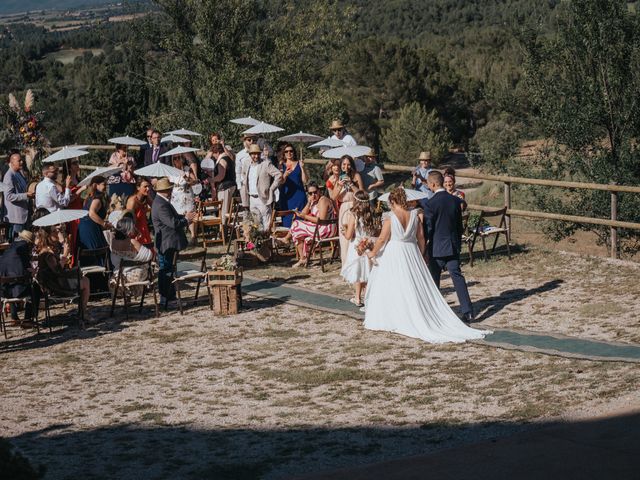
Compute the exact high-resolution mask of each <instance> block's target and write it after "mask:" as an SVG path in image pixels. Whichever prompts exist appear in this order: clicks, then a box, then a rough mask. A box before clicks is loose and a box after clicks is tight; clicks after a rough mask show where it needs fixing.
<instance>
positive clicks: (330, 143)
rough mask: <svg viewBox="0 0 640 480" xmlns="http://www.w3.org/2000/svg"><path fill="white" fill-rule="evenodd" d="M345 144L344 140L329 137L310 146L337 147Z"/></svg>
mask: <svg viewBox="0 0 640 480" xmlns="http://www.w3.org/2000/svg"><path fill="white" fill-rule="evenodd" d="M344 146H345V143H344V142H343V141H342V140H338V139H337V138H331V137H327V138H325V139H324V140H320V141H319V142H316V143H314V144H313V145H309V148H336V147H344Z"/></svg>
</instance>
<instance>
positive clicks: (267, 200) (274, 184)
mask: <svg viewBox="0 0 640 480" xmlns="http://www.w3.org/2000/svg"><path fill="white" fill-rule="evenodd" d="M261 154H262V150H261V149H260V147H259V146H258V145H251V146H250V147H249V155H250V157H251V161H250V162H245V164H244V165H243V167H242V188H241V189H240V197H241V198H242V206H243V207H245V208H247V207H248V208H249V210H250V211H251V212H252V213H253V214H254V215H256V216H257V217H258V218H259V219H260V223H261V224H262V229H263V230H264V231H267V230H269V227H270V224H271V210H272V208H273V201H274V192H275V191H276V190H277V189H278V187H279V186H280V181H281V180H282V172H281V171H280V170H278V169H277V168H276V167H275V166H274V165H273V163H271V162H269V161H266V162H263V161H261Z"/></svg>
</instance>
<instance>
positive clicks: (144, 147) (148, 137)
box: [137, 127, 154, 165]
mask: <svg viewBox="0 0 640 480" xmlns="http://www.w3.org/2000/svg"><path fill="white" fill-rule="evenodd" d="M153 131H154V128H153V127H147V132H146V135H145V140H146V141H147V143H145V144H144V145H141V146H140V150H139V151H138V161H137V164H138V165H144V164H145V163H144V156H145V153H146V151H147V149H149V148H151V146H152V145H153V144H152V143H151V136H152V135H153Z"/></svg>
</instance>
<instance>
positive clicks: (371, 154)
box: [364, 148, 378, 157]
mask: <svg viewBox="0 0 640 480" xmlns="http://www.w3.org/2000/svg"><path fill="white" fill-rule="evenodd" d="M364 156H365V157H377V156H378V155H377V154H376V151H375V150H374V149H373V148H370V149H369V151H368V152H367V153H365V155H364Z"/></svg>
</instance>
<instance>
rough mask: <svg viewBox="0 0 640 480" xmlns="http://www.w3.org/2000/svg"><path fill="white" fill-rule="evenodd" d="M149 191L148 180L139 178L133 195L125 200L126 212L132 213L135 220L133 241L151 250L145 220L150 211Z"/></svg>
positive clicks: (149, 236) (149, 235) (147, 226)
mask: <svg viewBox="0 0 640 480" xmlns="http://www.w3.org/2000/svg"><path fill="white" fill-rule="evenodd" d="M150 189H151V184H150V183H149V180H147V179H146V178H142V177H140V178H138V183H137V184H136V192H135V194H134V195H131V196H130V197H129V199H128V200H127V210H129V211H130V212H133V218H134V220H135V225H136V232H137V235H136V237H135V239H136V241H138V242H140V243H141V244H142V245H145V246H147V247H149V248H151V245H152V241H151V233H150V232H149V221H148V220H147V215H148V214H149V210H150V209H151V199H150V198H149V191H150Z"/></svg>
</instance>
